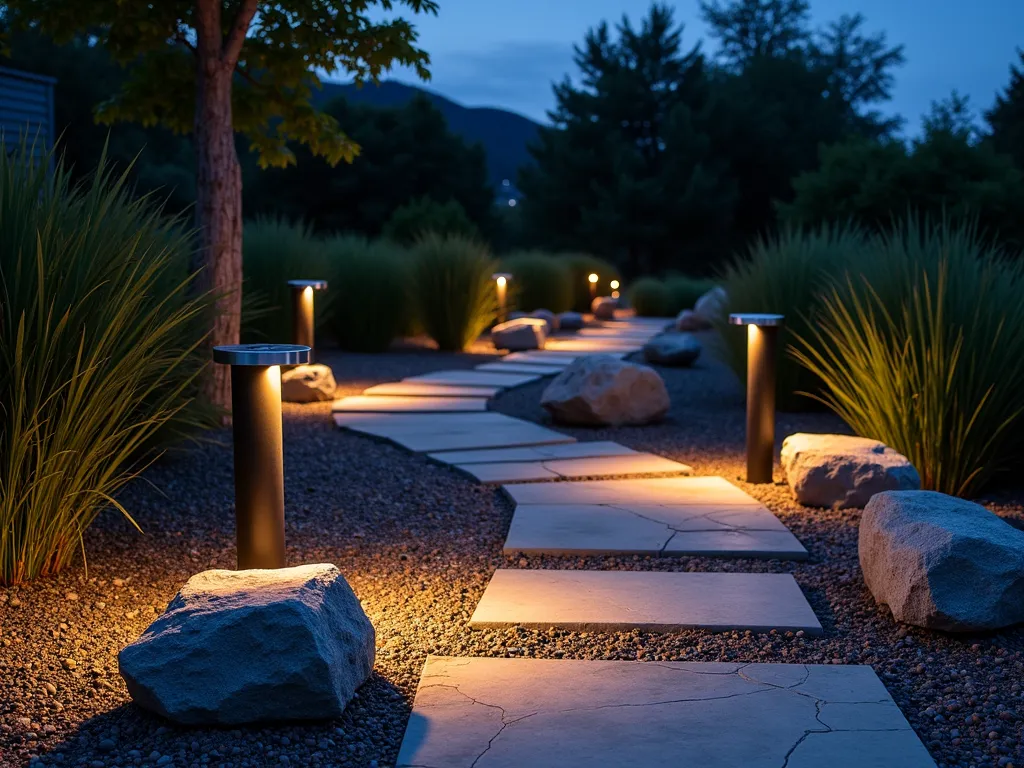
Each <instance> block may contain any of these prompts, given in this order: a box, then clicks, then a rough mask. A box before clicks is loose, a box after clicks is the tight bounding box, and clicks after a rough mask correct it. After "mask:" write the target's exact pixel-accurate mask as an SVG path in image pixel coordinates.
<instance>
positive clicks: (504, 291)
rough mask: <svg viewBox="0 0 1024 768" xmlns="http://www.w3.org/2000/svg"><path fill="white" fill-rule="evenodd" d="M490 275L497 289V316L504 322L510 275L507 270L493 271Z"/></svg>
mask: <svg viewBox="0 0 1024 768" xmlns="http://www.w3.org/2000/svg"><path fill="white" fill-rule="evenodd" d="M491 277H492V278H494V283H495V286H496V287H497V290H498V318H499V319H500V320H501V322H505V320H506V319H507V317H508V283H509V281H510V280H511V279H512V275H510V274H509V273H508V272H495V273H494V274H493V275H491Z"/></svg>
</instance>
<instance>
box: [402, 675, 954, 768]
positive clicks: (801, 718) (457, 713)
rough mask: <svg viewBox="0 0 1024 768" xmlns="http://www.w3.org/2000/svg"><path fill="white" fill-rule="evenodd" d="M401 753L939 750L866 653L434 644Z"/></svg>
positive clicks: (691, 758)
mask: <svg viewBox="0 0 1024 768" xmlns="http://www.w3.org/2000/svg"><path fill="white" fill-rule="evenodd" d="M824 713H831V714H828V715H826V714H824ZM397 766H399V767H400V768H522V767H524V766H530V768H548V767H551V768H554V767H555V766H558V768H604V767H607V768H618V767H619V766H644V768H737V767H738V766H742V767H743V768H821V767H822V766H828V768H935V763H934V762H933V761H932V759H931V758H930V757H929V755H928V752H927V751H926V750H925V748H924V746H923V745H922V744H921V742H920V740H919V739H918V738H917V736H916V734H915V733H914V731H913V730H912V729H911V728H910V725H909V724H908V723H907V721H906V719H905V718H904V717H903V715H902V713H901V712H900V711H899V709H898V708H897V707H896V705H895V703H894V702H893V701H892V699H891V697H890V696H889V694H888V692H887V691H886V690H885V687H884V686H883V685H882V683H881V681H879V679H878V678H877V677H876V676H875V673H874V672H873V671H872V670H871V668H870V667H867V666H838V665H836V666H833V665H828V666H817V665H812V666H805V665H799V664H793V665H787V664H721V663H687V662H657V663H654V662H631V661H576V660H572V661H568V660H566V661H560V660H550V659H492V658H445V657H437V656H430V657H428V658H427V662H426V664H425V666H424V668H423V674H422V676H421V678H420V684H419V688H418V690H417V692H416V699H415V701H414V703H413V711H412V715H411V717H410V719H409V725H408V727H407V729H406V732H405V738H404V740H403V742H402V747H401V751H400V753H399V756H398V762H397Z"/></svg>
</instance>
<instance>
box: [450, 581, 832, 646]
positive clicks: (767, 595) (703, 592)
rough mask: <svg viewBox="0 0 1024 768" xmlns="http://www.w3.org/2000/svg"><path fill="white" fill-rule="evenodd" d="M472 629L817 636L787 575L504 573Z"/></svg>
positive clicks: (475, 615) (488, 594) (816, 628)
mask: <svg viewBox="0 0 1024 768" xmlns="http://www.w3.org/2000/svg"><path fill="white" fill-rule="evenodd" d="M469 625H470V627H473V628H478V629H489V628H499V627H509V626H520V627H527V628H529V629H550V628H556V629H566V630H573V631H578V632H630V631H632V630H634V629H638V630H641V631H649V632H675V631H679V630H684V629H706V630H710V631H712V632H732V631H745V630H750V631H752V632H769V631H771V630H773V629H777V630H778V631H779V632H798V631H801V630H803V631H804V632H805V633H806V634H808V635H820V634H821V624H819V623H818V619H817V617H816V616H815V615H814V611H813V610H812V609H811V606H810V604H809V603H808V602H807V598H806V597H804V593H803V592H801V591H800V587H799V585H797V583H796V581H795V580H794V579H793V577H792V576H791V575H790V574H788V573H663V572H658V571H548V570H536V571H534V570H511V569H503V568H499V569H498V570H497V571H495V572H494V575H493V576H492V577H491V581H490V583H489V584H488V585H487V589H485V590H484V594H483V597H481V598H480V602H479V603H478V604H477V607H476V610H475V611H474V612H473V616H472V618H470V620H469Z"/></svg>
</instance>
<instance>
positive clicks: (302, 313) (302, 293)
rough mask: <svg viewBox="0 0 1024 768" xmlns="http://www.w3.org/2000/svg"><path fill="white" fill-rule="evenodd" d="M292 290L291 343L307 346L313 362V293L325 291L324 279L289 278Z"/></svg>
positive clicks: (314, 346)
mask: <svg viewBox="0 0 1024 768" xmlns="http://www.w3.org/2000/svg"><path fill="white" fill-rule="evenodd" d="M288 287H289V288H291V291H292V344H298V345H300V346H304V347H309V362H313V355H314V352H313V350H315V349H316V345H315V344H314V343H313V335H314V333H315V331H314V320H313V293H314V292H315V291H326V290H327V281H326V280H289V281H288Z"/></svg>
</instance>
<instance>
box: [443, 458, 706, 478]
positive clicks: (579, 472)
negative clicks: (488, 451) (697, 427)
mask: <svg viewBox="0 0 1024 768" xmlns="http://www.w3.org/2000/svg"><path fill="white" fill-rule="evenodd" d="M458 467H459V469H461V470H462V471H463V472H466V473H468V474H470V475H472V476H473V477H475V478H476V479H477V480H479V481H481V482H483V483H517V482H519V483H521V482H530V481H535V480H559V479H561V480H571V479H573V478H579V477H602V476H605V477H614V476H623V475H658V474H673V475H688V474H690V473H692V472H693V468H692V467H689V466H687V465H686V464H680V463H679V462H678V461H672V460H671V459H666V458H664V457H662V456H655V455H654V454H651V453H634V454H631V455H623V456H594V457H589V458H572V459H553V460H548V461H538V462H533V463H524V462H497V463H491V464H460V465H458Z"/></svg>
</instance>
